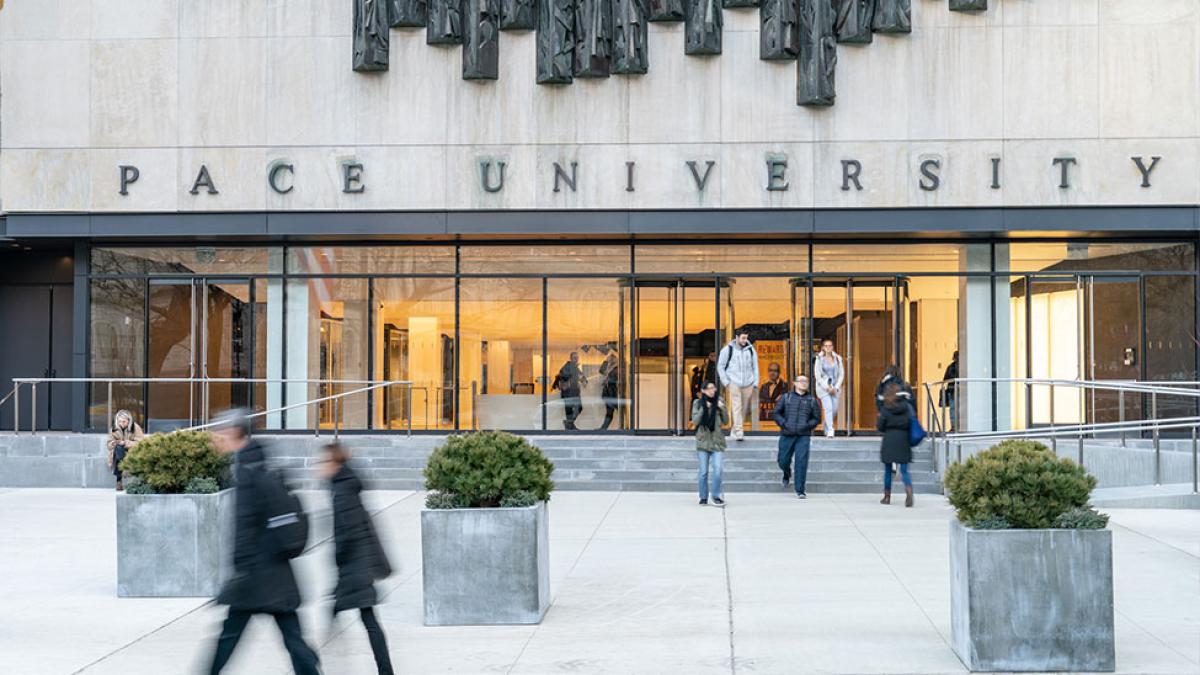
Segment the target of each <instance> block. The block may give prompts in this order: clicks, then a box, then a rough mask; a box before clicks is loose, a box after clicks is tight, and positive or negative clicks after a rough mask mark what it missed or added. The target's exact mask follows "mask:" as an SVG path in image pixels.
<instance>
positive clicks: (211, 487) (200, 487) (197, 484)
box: [183, 476, 221, 495]
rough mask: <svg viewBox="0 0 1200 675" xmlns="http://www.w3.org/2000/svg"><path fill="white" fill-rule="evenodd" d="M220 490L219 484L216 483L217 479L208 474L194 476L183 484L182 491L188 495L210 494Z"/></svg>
mask: <svg viewBox="0 0 1200 675" xmlns="http://www.w3.org/2000/svg"><path fill="white" fill-rule="evenodd" d="M220 491H221V486H220V484H218V483H217V479H215V478H209V477H208V476H196V477H195V478H193V479H191V480H189V481H188V483H187V485H185V486H183V493H184V494H189V495H211V494H212V493H214V492H220Z"/></svg>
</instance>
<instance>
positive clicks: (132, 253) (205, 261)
mask: <svg viewBox="0 0 1200 675" xmlns="http://www.w3.org/2000/svg"><path fill="white" fill-rule="evenodd" d="M280 250H281V249H279V248H278V247H245V248H228V247H215V246H192V247H181V248H165V247H121V248H94V249H92V261H91V262H92V274H97V275H103V274H125V275H136V274H164V275H167V274H195V275H200V276H204V275H208V276H217V275H237V276H244V275H247V274H279V273H281V272H282V271H283V270H282V269H281V266H280V264H279V261H280V258H281V256H280Z"/></svg>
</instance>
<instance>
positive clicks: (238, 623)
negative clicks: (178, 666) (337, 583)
mask: <svg viewBox="0 0 1200 675" xmlns="http://www.w3.org/2000/svg"><path fill="white" fill-rule="evenodd" d="M254 614H255V613H254V612H247V611H244V610H240V609H230V610H229V616H227V617H225V625H224V626H222V627H221V637H219V638H217V651H216V653H215V654H213V662H212V669H211V670H209V672H210V673H212V675H217V673H219V672H221V669H222V668H224V667H225V664H226V662H228V661H229V657H231V656H233V648H234V647H237V643H238V640H240V639H242V631H244V630H246V624H247V623H250V617H252V616H254ZM271 616H273V617H275V625H277V626H279V632H280V633H282V634H283V646H284V647H286V648H287V651H288V655H289V656H291V657H292V668H293V669H295V671H296V675H320V671H319V670H317V663H318V660H317V653H316V652H314V651H313V650H312V648H311V647H309V646H308V644H306V643H305V642H304V636H303V635H301V633H300V617H298V616H296V613H295V612H282V613H280V614H272V615H271Z"/></svg>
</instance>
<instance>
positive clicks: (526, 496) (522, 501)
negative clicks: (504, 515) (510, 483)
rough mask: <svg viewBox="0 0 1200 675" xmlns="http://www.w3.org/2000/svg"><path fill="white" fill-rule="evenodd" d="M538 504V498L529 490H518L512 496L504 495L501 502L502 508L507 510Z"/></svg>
mask: <svg viewBox="0 0 1200 675" xmlns="http://www.w3.org/2000/svg"><path fill="white" fill-rule="evenodd" d="M536 503H538V498H537V497H536V496H534V494H533V493H532V492H530V491H529V490H517V491H516V492H514V493H512V494H507V495H504V498H503V499H501V500H500V506H501V507H503V508H506V509H511V508H523V507H526V506H533V505H534V504H536Z"/></svg>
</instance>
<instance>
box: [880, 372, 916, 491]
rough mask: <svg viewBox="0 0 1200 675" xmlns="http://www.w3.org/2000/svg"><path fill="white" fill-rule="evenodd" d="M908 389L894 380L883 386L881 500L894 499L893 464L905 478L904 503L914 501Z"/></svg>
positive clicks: (910, 409) (881, 411)
mask: <svg viewBox="0 0 1200 675" xmlns="http://www.w3.org/2000/svg"><path fill="white" fill-rule="evenodd" d="M909 401H910V397H909V395H908V393H907V392H905V391H904V389H902V388H901V387H900V385H898V384H896V383H895V382H893V383H891V384H889V385H888V386H887V387H885V388H884V390H883V402H882V404H881V406H880V410H879V419H878V420H877V421H876V423H875V428H876V429H878V430H879V431H880V432H881V433H883V441H882V442H881V443H880V446H879V461H881V462H883V499H881V500H879V503H880V504H891V503H892V464H898V465H899V466H900V477H901V478H902V479H903V480H904V505H905V506H912V505H913V488H912V477H911V476H909V475H908V464H909V462H911V461H912V446H911V445H909V442H908V431H909V428H910V427H911V426H912V420H913V416H912V405H911V404H910V403H909Z"/></svg>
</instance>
